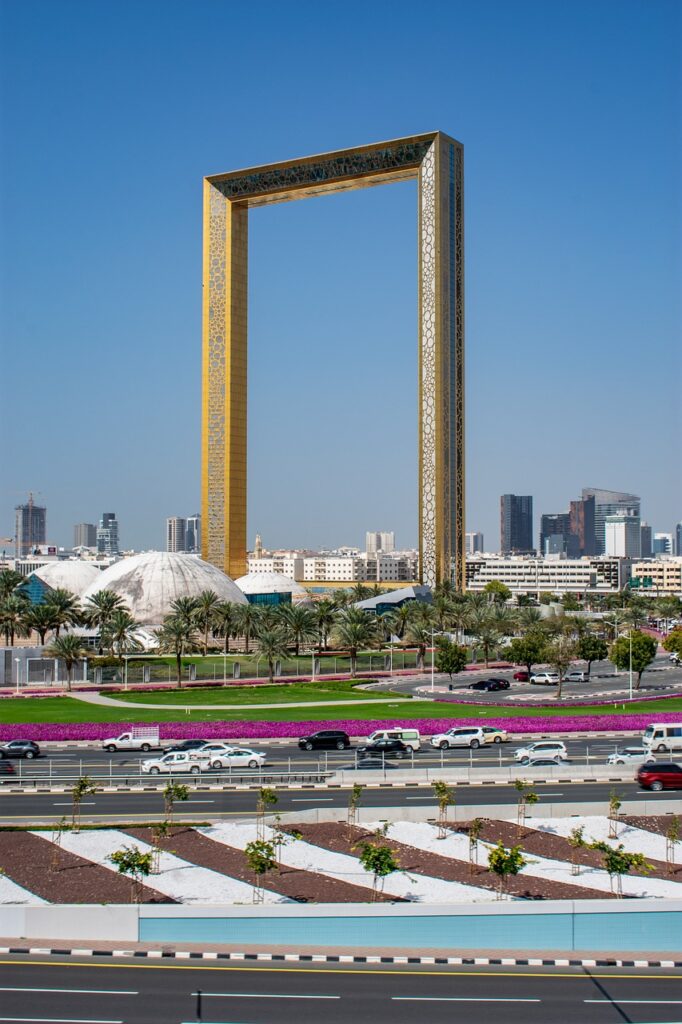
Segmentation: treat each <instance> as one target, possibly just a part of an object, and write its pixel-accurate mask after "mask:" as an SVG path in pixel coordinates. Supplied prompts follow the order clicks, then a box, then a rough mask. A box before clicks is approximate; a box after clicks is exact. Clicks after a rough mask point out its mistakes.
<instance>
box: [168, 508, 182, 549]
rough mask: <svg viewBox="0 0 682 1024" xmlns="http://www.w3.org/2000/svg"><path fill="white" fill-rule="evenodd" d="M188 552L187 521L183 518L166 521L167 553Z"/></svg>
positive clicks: (174, 517)
mask: <svg viewBox="0 0 682 1024" xmlns="http://www.w3.org/2000/svg"><path fill="white" fill-rule="evenodd" d="M186 550H187V520H186V519H184V518H183V517H182V516H169V517H168V519H166V551H186Z"/></svg>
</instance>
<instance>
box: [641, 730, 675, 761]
mask: <svg viewBox="0 0 682 1024" xmlns="http://www.w3.org/2000/svg"><path fill="white" fill-rule="evenodd" d="M642 743H643V744H644V746H645V747H648V748H649V750H652V751H656V753H658V754H665V753H666V752H667V753H668V754H672V753H673V751H675V750H680V751H682V722H651V723H650V724H649V725H647V727H646V729H645V730H644V735H643V736H642Z"/></svg>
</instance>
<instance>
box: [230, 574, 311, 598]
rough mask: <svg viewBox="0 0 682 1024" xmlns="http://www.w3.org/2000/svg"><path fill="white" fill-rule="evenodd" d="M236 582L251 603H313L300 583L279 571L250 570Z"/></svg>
mask: <svg viewBox="0 0 682 1024" xmlns="http://www.w3.org/2000/svg"><path fill="white" fill-rule="evenodd" d="M235 583H236V585H237V586H238V587H239V589H240V590H241V592H242V593H243V594H245V595H246V598H247V600H248V601H249V602H250V603H251V604H286V603H289V602H291V604H312V599H311V597H310V594H309V593H308V591H307V590H306V589H305V588H304V587H302V586H301V584H300V583H297V582H296V580H292V579H291V578H290V577H289V576H281V575H280V573H278V572H250V573H247V574H246V576H240V577H239V579H238V580H235Z"/></svg>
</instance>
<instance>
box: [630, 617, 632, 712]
mask: <svg viewBox="0 0 682 1024" xmlns="http://www.w3.org/2000/svg"><path fill="white" fill-rule="evenodd" d="M630 700H632V630H630Z"/></svg>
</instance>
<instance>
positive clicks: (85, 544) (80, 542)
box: [73, 523, 97, 548]
mask: <svg viewBox="0 0 682 1024" xmlns="http://www.w3.org/2000/svg"><path fill="white" fill-rule="evenodd" d="M73 546H74V547H75V548H94V547H97V527H96V526H95V524H94V523H76V525H75V526H74V528H73Z"/></svg>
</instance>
